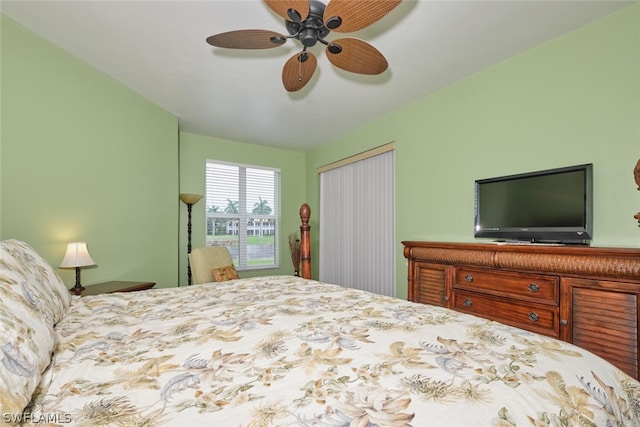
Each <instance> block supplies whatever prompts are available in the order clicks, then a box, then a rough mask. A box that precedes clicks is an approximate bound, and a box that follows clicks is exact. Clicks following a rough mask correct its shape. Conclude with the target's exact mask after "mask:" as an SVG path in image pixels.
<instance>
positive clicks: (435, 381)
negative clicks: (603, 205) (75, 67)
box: [0, 216, 640, 426]
mask: <svg viewBox="0 0 640 427" xmlns="http://www.w3.org/2000/svg"><path fill="white" fill-rule="evenodd" d="M304 225H305V221H304V219H303V226H304ZM306 225H307V227H308V216H307V222H306ZM305 232H306V233H308V228H307V229H306V230H303V233H302V234H303V235H304V234H305ZM302 252H303V253H302V255H303V258H304V257H305V256H307V257H308V247H307V248H304V246H303V248H302ZM0 272H1V273H0V296H1V302H0V305H1V306H2V307H1V310H0V361H1V363H0V417H2V418H0V423H4V424H12V423H15V424H20V423H23V424H25V425H29V424H32V423H41V424H43V425H75V426H98V425H110V426H132V425H147V426H200V425H211V426H298V425H301V426H409V425H413V426H572V425H576V426H577V425H580V426H637V425H640V383H638V381H636V380H635V379H633V378H631V377H630V376H628V375H626V374H625V373H623V372H622V371H620V370H619V369H617V368H616V367H614V366H613V365H611V364H609V363H607V362H606V361H604V360H603V359H601V358H599V357H597V356H595V355H593V354H591V353H589V352H587V351H585V350H581V349H580V348H578V347H575V346H573V345H571V344H568V343H564V342H562V341H558V340H555V339H552V338H548V337H544V336H542V335H537V334H535V333H531V332H526V331H524V330H521V329H517V328H513V327H509V326H506V325H504V324H500V323H496V322H491V321H488V320H484V319H481V318H479V317H474V316H472V315H468V314H463V313H459V312H456V311H452V310H449V309H446V308H443V307H436V306H431V305H426V304H417V303H413V302H409V301H404V300H399V299H394V298H390V297H385V296H380V295H376V294H372V293H367V292H364V291H360V290H354V289H348V288H344V287H341V286H338V285H335V284H327V283H321V282H319V281H315V280H311V279H309V278H305V277H295V276H269V277H259V278H249V279H238V280H231V281H227V282H221V283H207V284H202V285H194V286H190V287H181V288H178V287H176V288H168V289H150V290H147V291H141V292H131V293H114V294H104V295H96V296H85V297H78V296H71V295H70V294H69V292H68V290H67V289H66V288H65V286H64V284H63V283H62V282H61V280H60V279H59V277H58V276H57V274H56V273H55V270H54V269H53V268H52V267H51V266H50V265H49V264H47V262H46V261H45V260H44V259H43V258H41V257H40V256H39V255H38V254H37V253H36V252H35V251H34V250H33V249H32V248H31V247H30V246H29V245H28V244H26V243H25V242H21V241H16V240H5V241H2V242H1V243H0ZM305 275H308V274H305Z"/></svg>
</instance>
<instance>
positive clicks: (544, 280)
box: [453, 268, 559, 306]
mask: <svg viewBox="0 0 640 427" xmlns="http://www.w3.org/2000/svg"><path fill="white" fill-rule="evenodd" d="M453 287H454V288H457V289H464V290H468V291H474V292H484V293H490V294H492V295H498V296H505V297H513V298H516V299H518V300H521V301H531V302H535V303H539V304H549V305H554V306H557V305H558V295H559V279H558V277H556V276H548V275H542V274H526V273H516V272H499V271H496V270H482V269H471V268H456V270H455V278H454V283H453Z"/></svg>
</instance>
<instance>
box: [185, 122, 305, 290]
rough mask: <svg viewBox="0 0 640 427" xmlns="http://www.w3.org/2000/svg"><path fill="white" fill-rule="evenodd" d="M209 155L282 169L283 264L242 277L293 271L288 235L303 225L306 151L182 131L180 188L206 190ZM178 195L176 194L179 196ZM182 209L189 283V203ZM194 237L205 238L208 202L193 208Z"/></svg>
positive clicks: (194, 243) (198, 241)
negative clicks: (206, 205) (302, 205)
mask: <svg viewBox="0 0 640 427" xmlns="http://www.w3.org/2000/svg"><path fill="white" fill-rule="evenodd" d="M207 159H209V160H220V161H226V162H235V163H243V164H247V165H259V166H266V167H271V168H279V169H280V174H281V175H280V191H281V200H280V209H281V217H280V220H281V228H280V268H279V269H269V270H250V271H243V272H240V273H239V274H240V276H241V277H251V276H262V275H272V274H292V273H293V265H292V263H291V257H290V253H289V243H288V240H287V238H288V236H289V234H291V233H295V232H297V231H299V229H300V216H299V210H300V205H301V204H302V203H304V202H306V193H305V189H306V186H305V155H304V153H301V152H297V151H291V150H282V149H277V148H271V147H265V146H261V145H253V144H243V143H240V142H234V141H228V140H224V139H220V138H210V137H206V136H200V135H193V134H189V133H184V132H183V133H181V134H180V192H181V193H196V194H203V195H204V194H205V189H204V186H205V164H206V161H207ZM176 197H177V196H176ZM181 205H182V206H181V210H180V224H181V228H180V248H181V249H180V281H179V282H180V284H181V285H184V284H186V283H187V270H186V268H187V207H186V205H184V204H182V203H181ZM191 222H192V225H193V231H192V238H191V244H192V246H193V247H194V248H195V247H201V246H204V242H205V233H206V230H205V204H204V201H200V202H199V203H197V204H196V205H194V206H193V210H192V221H191Z"/></svg>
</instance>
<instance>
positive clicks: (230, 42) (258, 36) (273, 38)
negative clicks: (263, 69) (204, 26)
mask: <svg viewBox="0 0 640 427" xmlns="http://www.w3.org/2000/svg"><path fill="white" fill-rule="evenodd" d="M286 41H287V37H286V36H283V35H282V34H280V33H276V32H275V31H269V30H235V31H228V32H226V33H220V34H216V35H213V36H209V37H207V43H209V44H210V45H212V46H216V47H226V48H230V49H269V48H272V47H277V46H280V45H282V44H283V43H284V42H286Z"/></svg>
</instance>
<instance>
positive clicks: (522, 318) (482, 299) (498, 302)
mask: <svg viewBox="0 0 640 427" xmlns="http://www.w3.org/2000/svg"><path fill="white" fill-rule="evenodd" d="M453 308H454V309H455V310H457V311H461V312H464V313H470V314H474V315H476V316H480V317H485V318H488V319H491V320H497V321H498V322H502V323H506V324H507V325H511V326H516V327H518V328H522V329H525V330H528V331H532V332H538V333H541V334H544V335H548V336H550V337H554V338H558V337H559V336H560V333H559V320H558V319H559V309H558V308H557V307H552V306H549V305H544V304H535V303H530V302H521V301H515V300H512V299H509V298H501V297H495V296H492V295H488V294H480V293H476V292H468V291H463V290H458V289H454V291H453Z"/></svg>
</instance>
